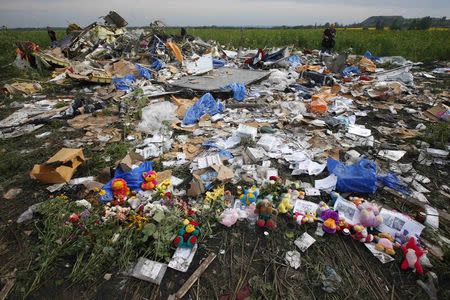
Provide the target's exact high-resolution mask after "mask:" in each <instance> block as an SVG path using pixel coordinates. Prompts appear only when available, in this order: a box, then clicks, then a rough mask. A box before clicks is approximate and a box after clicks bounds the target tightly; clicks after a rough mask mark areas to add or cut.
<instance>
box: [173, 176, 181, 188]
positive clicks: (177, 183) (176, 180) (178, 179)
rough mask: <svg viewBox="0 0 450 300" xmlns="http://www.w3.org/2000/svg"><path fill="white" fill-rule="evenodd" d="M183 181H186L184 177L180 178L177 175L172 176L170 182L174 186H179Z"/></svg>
mask: <svg viewBox="0 0 450 300" xmlns="http://www.w3.org/2000/svg"><path fill="white" fill-rule="evenodd" d="M183 181H184V180H183V179H181V178H178V177H175V176H172V177H170V183H171V184H172V186H174V187H177V186H179V185H180V184H182V183H183Z"/></svg>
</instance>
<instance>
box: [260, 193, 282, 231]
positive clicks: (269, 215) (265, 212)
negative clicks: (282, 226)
mask: <svg viewBox="0 0 450 300" xmlns="http://www.w3.org/2000/svg"><path fill="white" fill-rule="evenodd" d="M255 214H257V215H258V221H256V225H257V226H258V227H267V228H271V229H273V228H276V227H277V224H276V222H275V220H274V216H276V215H277V214H278V212H277V210H276V209H274V208H273V206H272V202H270V200H269V199H267V198H264V199H263V200H259V201H258V202H256V208H255Z"/></svg>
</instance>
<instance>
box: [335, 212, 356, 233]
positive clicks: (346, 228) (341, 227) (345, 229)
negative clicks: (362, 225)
mask: <svg viewBox="0 0 450 300" xmlns="http://www.w3.org/2000/svg"><path fill="white" fill-rule="evenodd" d="M351 227H352V226H351V225H350V224H348V223H347V221H346V220H345V218H344V217H341V216H339V224H338V228H337V230H338V231H340V232H342V233H344V234H345V235H349V234H350V229H351Z"/></svg>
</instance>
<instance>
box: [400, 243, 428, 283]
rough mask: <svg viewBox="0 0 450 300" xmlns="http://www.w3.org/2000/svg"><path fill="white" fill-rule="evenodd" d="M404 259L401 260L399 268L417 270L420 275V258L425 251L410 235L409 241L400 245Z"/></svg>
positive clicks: (421, 270)
mask: <svg viewBox="0 0 450 300" xmlns="http://www.w3.org/2000/svg"><path fill="white" fill-rule="evenodd" d="M402 250H403V253H404V254H405V259H404V260H403V262H402V264H401V266H400V268H401V269H402V270H406V269H408V268H410V269H413V270H414V272H415V271H417V273H419V274H420V275H422V274H423V268H422V264H421V263H420V258H421V257H422V256H423V255H424V254H425V251H424V250H423V249H422V248H420V247H419V245H418V244H417V241H416V239H415V238H414V237H410V238H409V241H408V242H407V243H406V244H405V245H403V246H402Z"/></svg>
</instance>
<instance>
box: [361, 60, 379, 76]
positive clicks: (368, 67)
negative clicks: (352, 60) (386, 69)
mask: <svg viewBox="0 0 450 300" xmlns="http://www.w3.org/2000/svg"><path fill="white" fill-rule="evenodd" d="M358 67H359V69H360V70H361V71H363V72H369V73H375V71H376V69H377V66H376V65H375V64H374V62H373V61H371V60H370V59H368V58H366V57H363V58H361V60H360V61H359V62H358Z"/></svg>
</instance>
